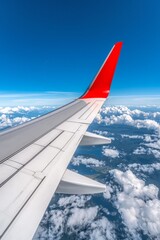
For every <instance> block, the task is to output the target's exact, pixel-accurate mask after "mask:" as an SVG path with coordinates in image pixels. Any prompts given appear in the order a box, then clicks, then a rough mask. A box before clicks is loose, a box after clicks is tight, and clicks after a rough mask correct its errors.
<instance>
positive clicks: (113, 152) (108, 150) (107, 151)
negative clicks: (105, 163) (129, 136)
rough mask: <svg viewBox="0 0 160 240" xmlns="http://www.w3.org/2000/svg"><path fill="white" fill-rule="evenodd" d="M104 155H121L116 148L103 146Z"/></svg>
mask: <svg viewBox="0 0 160 240" xmlns="http://www.w3.org/2000/svg"><path fill="white" fill-rule="evenodd" d="M102 153H103V155H105V156H106V157H111V158H117V157H119V151H118V150H116V149H111V148H106V147H104V148H103V152H102Z"/></svg>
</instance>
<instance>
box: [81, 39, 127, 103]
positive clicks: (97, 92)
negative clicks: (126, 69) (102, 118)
mask: <svg viewBox="0 0 160 240" xmlns="http://www.w3.org/2000/svg"><path fill="white" fill-rule="evenodd" d="M122 45H123V42H122V41H120V42H117V43H115V44H114V46H113V47H112V49H111V51H110V53H109V54H108V56H107V58H106V60H105V62H104V64H103V65H102V67H101V68H100V70H99V72H98V74H97V75H96V77H95V78H94V80H93V82H92V83H91V85H90V87H89V88H88V89H87V91H86V92H85V93H84V95H83V96H82V97H81V99H84V98H107V97H108V95H109V91H110V86H111V83H112V79H113V76H114V72H115V69H116V65H117V62H118V59H119V55H120V52H121V48H122Z"/></svg>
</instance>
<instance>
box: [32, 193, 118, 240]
mask: <svg viewBox="0 0 160 240" xmlns="http://www.w3.org/2000/svg"><path fill="white" fill-rule="evenodd" d="M90 198H91V196H83V195H81V196H76V195H71V196H69V197H61V198H60V199H59V200H58V203H57V204H53V205H50V208H49V209H48V210H47V211H46V213H45V216H44V218H43V220H42V222H41V223H40V226H39V227H38V230H37V232H36V234H35V236H34V238H33V239H34V240H35V239H41V240H42V239H43V240H44V239H45V240H47V239H50V238H51V239H57V240H60V239H62V236H63V234H65V233H67V235H72V234H76V236H78V239H91V240H97V239H98V240H99V239H100V240H106V239H108V240H113V239H115V238H114V236H115V233H114V226H113V225H112V224H111V223H110V222H109V221H108V219H107V218H106V217H101V216H99V210H100V209H99V207H98V206H92V207H87V206H86V205H87V202H88V201H89V200H90ZM97 237H98V238H97Z"/></svg>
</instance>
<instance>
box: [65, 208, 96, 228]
mask: <svg viewBox="0 0 160 240" xmlns="http://www.w3.org/2000/svg"><path fill="white" fill-rule="evenodd" d="M97 212H98V207H97V206H95V207H89V208H84V209H83V208H73V209H71V211H70V214H71V215H70V216H69V218H68V221H67V226H68V227H70V228H73V227H74V226H76V225H81V226H83V225H86V224H88V223H91V222H92V221H93V220H94V219H95V217H96V216H97Z"/></svg>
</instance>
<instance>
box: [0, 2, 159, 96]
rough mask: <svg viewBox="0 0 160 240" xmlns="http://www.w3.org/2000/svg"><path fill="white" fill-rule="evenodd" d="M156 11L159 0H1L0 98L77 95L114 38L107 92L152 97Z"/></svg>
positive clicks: (156, 73) (156, 50) (155, 69)
mask: <svg viewBox="0 0 160 240" xmlns="http://www.w3.org/2000/svg"><path fill="white" fill-rule="evenodd" d="M159 9H160V1H159V0H154V1H151V0H137V1H135V0H130V1H128V0H121V1H119V0H112V1H108V0H100V1H97V0H87V1H86V0H80V1H75V0H68V1H65V0H60V1H58V0H50V1H48V0H45V1H44V0H43V1H42V0H37V1H36V0H32V1H31V0H27V1H21V0H19V1H18V0H5V1H1V3H0V80H1V84H0V92H1V95H3V94H4V95H5V94H8V93H12V94H13V93H22V94H24V95H25V94H28V93H36V94H37V93H43V92H46V91H53V92H54V91H56V92H59V91H61V92H74V93H75V92H76V93H80V94H81V93H82V92H83V91H84V90H85V89H86V87H87V86H88V85H89V84H90V82H91V81H92V79H93V77H94V76H95V74H96V72H97V71H98V69H99V67H100V66H101V64H102V63H103V61H104V59H105V58H106V56H107V54H108V52H109V51H110V49H111V47H112V45H113V44H114V43H115V42H117V41H123V42H124V45H123V49H122V52H121V56H120V59H119V64H118V67H117V70H116V73H115V77H114V81H113V85H112V89H111V95H112V96H117V95H122V96H123V95H140V96H143V95H152V96H153V95H159V93H160V60H159V59H160V14H159ZM64 95H65V94H64ZM73 95H74V94H73ZM75 95H76V94H75ZM5 96H6V95H5ZM7 99H8V98H7Z"/></svg>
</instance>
